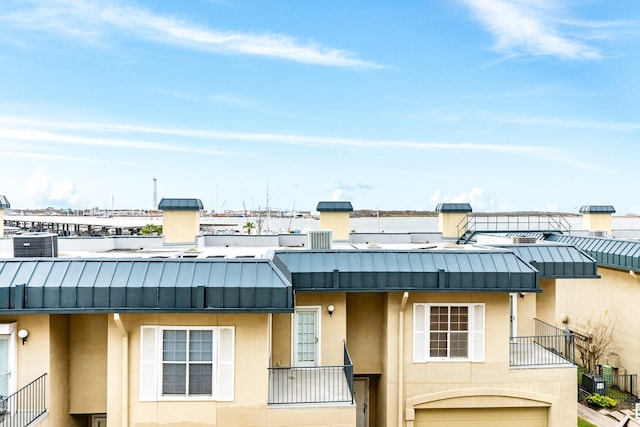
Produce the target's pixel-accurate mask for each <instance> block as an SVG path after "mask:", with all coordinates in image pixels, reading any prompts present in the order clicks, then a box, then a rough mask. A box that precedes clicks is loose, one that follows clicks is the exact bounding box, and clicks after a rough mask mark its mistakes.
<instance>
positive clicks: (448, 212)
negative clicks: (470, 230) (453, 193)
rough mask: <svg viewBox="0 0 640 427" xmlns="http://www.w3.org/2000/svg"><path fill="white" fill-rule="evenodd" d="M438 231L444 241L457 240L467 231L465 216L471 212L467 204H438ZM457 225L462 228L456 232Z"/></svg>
mask: <svg viewBox="0 0 640 427" xmlns="http://www.w3.org/2000/svg"><path fill="white" fill-rule="evenodd" d="M436 212H438V231H440V232H441V233H442V237H444V238H446V239H457V238H458V237H460V236H462V234H464V232H465V231H467V221H466V220H467V216H468V214H469V212H472V209H471V205H470V204H469V203H438V206H436ZM458 225H460V226H461V227H462V229H461V230H460V232H458Z"/></svg>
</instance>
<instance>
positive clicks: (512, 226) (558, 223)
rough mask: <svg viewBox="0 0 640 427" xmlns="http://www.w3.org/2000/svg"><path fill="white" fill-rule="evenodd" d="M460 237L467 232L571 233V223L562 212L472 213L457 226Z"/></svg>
mask: <svg viewBox="0 0 640 427" xmlns="http://www.w3.org/2000/svg"><path fill="white" fill-rule="evenodd" d="M457 229H458V237H462V236H463V235H464V234H465V233H466V232H468V233H477V232H483V231H484V232H510V231H511V232H513V231H528V232H560V233H569V232H570V231H571V224H569V221H567V219H566V218H565V217H564V216H563V215H560V214H547V213H535V214H534V213H532V214H526V213H524V214H523V213H519V214H517V213H516V214H508V213H504V214H495V215H494V214H488V215H486V214H470V215H468V216H466V217H465V218H464V219H463V220H462V221H460V223H459V224H458V226H457Z"/></svg>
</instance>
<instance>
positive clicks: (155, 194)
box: [151, 178, 158, 211]
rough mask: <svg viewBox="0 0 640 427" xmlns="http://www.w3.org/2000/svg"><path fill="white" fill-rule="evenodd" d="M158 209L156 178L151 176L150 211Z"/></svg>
mask: <svg viewBox="0 0 640 427" xmlns="http://www.w3.org/2000/svg"><path fill="white" fill-rule="evenodd" d="M156 209H158V180H157V179H155V178H153V207H152V208H151V210H152V211H155V210H156Z"/></svg>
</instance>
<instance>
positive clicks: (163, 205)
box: [158, 198, 204, 211]
mask: <svg viewBox="0 0 640 427" xmlns="http://www.w3.org/2000/svg"><path fill="white" fill-rule="evenodd" d="M158 209H159V210H161V211H201V210H202V209H204V206H203V205H202V201H201V200H200V199H167V198H163V199H162V200H160V203H159V204H158Z"/></svg>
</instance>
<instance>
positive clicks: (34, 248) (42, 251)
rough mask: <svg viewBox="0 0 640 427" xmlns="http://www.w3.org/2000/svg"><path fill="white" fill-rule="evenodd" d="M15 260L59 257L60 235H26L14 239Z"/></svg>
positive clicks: (35, 233)
mask: <svg viewBox="0 0 640 427" xmlns="http://www.w3.org/2000/svg"><path fill="white" fill-rule="evenodd" d="M13 256H14V257H15V258H32V257H47V258H51V257H57V256H58V235H57V234H54V233H44V232H33V233H24V234H21V235H19V236H14V238H13Z"/></svg>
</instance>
